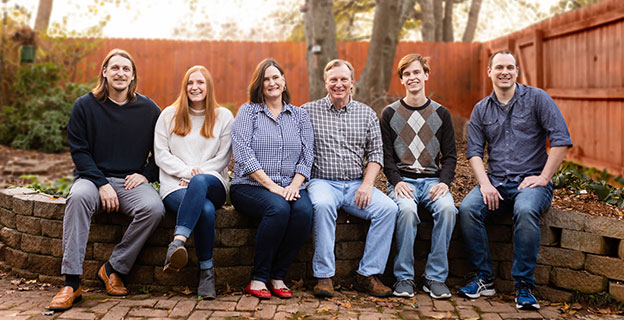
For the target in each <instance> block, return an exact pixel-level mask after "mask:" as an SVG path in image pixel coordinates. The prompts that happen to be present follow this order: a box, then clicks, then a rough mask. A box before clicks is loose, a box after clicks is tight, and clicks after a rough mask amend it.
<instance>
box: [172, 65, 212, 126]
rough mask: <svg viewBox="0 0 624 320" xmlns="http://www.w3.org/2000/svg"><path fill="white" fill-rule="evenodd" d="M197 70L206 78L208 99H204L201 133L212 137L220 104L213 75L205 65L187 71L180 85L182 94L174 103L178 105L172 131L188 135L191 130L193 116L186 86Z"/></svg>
mask: <svg viewBox="0 0 624 320" xmlns="http://www.w3.org/2000/svg"><path fill="white" fill-rule="evenodd" d="M195 71H199V72H200V73H201V74H202V75H203V76H204V78H205V79H206V99H205V100H204V102H205V103H204V106H205V110H206V116H205V118H204V125H203V126H202V129H201V135H202V136H204V137H206V138H212V137H214V135H213V132H212V131H213V130H214V125H215V122H216V120H217V113H216V109H217V107H218V106H219V105H218V104H217V100H216V99H215V93H214V83H213V81H212V76H210V72H208V69H206V67H204V66H193V67H191V68H190V69H188V71H186V74H185V75H184V79H182V85H181V86H180V87H181V88H180V95H178V98H177V99H176V101H175V102H174V103H173V106H175V107H176V112H175V117H174V124H173V129H172V130H171V132H172V133H175V134H177V135H179V136H186V135H187V134H188V133H189V132H191V127H192V124H191V117H190V116H189V108H190V103H189V97H188V91H187V89H186V87H187V83H188V81H189V78H190V77H191V74H192V73H193V72H195Z"/></svg>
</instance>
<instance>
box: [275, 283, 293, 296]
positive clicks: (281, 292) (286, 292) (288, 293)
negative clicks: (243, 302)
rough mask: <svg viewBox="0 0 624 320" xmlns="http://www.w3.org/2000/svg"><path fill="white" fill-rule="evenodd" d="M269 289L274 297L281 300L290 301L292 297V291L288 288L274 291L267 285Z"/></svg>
mask: <svg viewBox="0 0 624 320" xmlns="http://www.w3.org/2000/svg"><path fill="white" fill-rule="evenodd" d="M269 289H271V292H273V294H274V295H276V296H278V297H280V298H282V299H290V298H292V296H293V293H292V290H290V289H289V288H280V289H275V288H273V286H272V285H271V283H269Z"/></svg>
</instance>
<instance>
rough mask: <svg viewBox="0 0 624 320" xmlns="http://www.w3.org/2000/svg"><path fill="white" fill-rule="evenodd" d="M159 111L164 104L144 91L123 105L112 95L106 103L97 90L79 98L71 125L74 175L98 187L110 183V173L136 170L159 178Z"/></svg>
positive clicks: (116, 175) (70, 135)
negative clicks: (156, 128) (156, 146)
mask: <svg viewBox="0 0 624 320" xmlns="http://www.w3.org/2000/svg"><path fill="white" fill-rule="evenodd" d="M159 115H160V108H158V106H157V105H156V104H155V103H154V102H153V101H152V100H150V99H149V98H147V97H145V96H143V95H140V94H137V95H136V100H135V101H134V102H128V103H126V104H124V105H122V106H119V105H117V104H116V103H114V102H112V101H111V100H110V99H106V101H105V102H103V103H102V102H101V101H98V100H97V99H96V98H95V96H93V93H88V94H86V95H84V96H82V97H80V98H78V99H77V100H76V102H75V103H74V109H73V110H72V114H71V118H70V119H69V124H68V125H67V135H68V140H69V151H70V152H71V156H72V160H73V161H74V165H75V166H76V167H75V169H74V175H76V176H77V177H80V178H84V179H87V180H90V181H92V182H93V183H95V185H96V186H97V187H98V188H99V187H101V186H103V185H105V184H107V183H108V181H107V180H106V177H118V178H125V177H126V176H127V175H130V174H133V173H140V174H142V175H144V176H145V177H146V178H147V179H148V180H149V181H156V180H157V178H158V167H156V164H155V163H154V126H155V125H156V120H158V116H159ZM148 157H149V159H148Z"/></svg>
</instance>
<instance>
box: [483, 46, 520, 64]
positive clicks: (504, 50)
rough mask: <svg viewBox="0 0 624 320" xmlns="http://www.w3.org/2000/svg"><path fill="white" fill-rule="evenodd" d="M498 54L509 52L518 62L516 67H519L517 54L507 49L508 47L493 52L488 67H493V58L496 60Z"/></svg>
mask: <svg viewBox="0 0 624 320" xmlns="http://www.w3.org/2000/svg"><path fill="white" fill-rule="evenodd" d="M497 54H509V55H511V56H512V57H513V58H514V61H515V62H516V68H517V67H518V59H516V56H514V54H513V53H511V51H509V50H507V49H503V50H498V51H496V52H494V54H492V56H490V61H489V62H488V68H492V60H494V57H496V55H497Z"/></svg>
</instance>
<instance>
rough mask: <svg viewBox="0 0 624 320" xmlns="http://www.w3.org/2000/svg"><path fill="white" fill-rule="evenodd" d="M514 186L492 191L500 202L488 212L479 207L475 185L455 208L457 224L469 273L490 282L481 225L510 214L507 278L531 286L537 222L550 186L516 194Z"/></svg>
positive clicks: (489, 261)
mask: <svg viewBox="0 0 624 320" xmlns="http://www.w3.org/2000/svg"><path fill="white" fill-rule="evenodd" d="M518 185H519V184H518V183H511V184H506V185H502V186H499V187H496V189H497V190H498V192H499V193H500V195H501V196H502V197H503V199H504V200H501V203H500V204H499V208H498V210H494V211H490V210H489V209H488V207H487V205H485V204H484V203H483V197H482V195H481V191H480V188H479V186H478V185H477V186H476V187H475V188H474V189H472V191H470V193H469V194H468V195H467V196H466V198H464V201H462V203H461V205H460V206H459V222H460V226H461V230H462V234H463V237H464V245H465V246H466V250H467V253H468V257H469V259H470V263H471V265H472V270H473V271H474V272H476V273H482V274H484V275H485V276H486V277H488V278H493V277H494V274H493V273H492V256H491V255H490V249H489V247H488V238H487V233H486V231H485V221H486V219H487V218H488V217H489V216H490V215H500V214H503V213H504V212H509V211H510V210H511V211H512V212H513V216H512V217H513V221H514V228H513V230H514V231H513V248H514V252H513V265H512V268H511V275H512V276H513V278H514V280H515V282H516V283H517V282H518V281H525V282H526V283H528V284H529V285H531V286H534V283H535V275H534V274H535V265H536V264H537V252H538V250H539V246H540V236H541V233H540V218H541V216H542V213H544V212H545V211H546V210H547V209H548V207H550V204H551V202H552V197H553V185H552V183H550V182H549V183H548V185H547V186H545V187H535V188H525V189H522V190H518Z"/></svg>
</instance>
